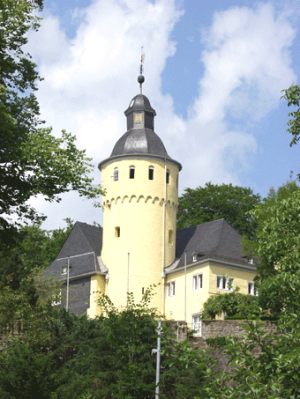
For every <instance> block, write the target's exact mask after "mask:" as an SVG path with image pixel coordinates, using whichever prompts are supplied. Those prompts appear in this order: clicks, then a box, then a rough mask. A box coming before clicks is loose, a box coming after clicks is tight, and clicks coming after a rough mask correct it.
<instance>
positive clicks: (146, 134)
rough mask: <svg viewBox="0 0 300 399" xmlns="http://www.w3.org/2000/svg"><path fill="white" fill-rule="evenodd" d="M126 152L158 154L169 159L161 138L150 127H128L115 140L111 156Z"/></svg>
mask: <svg viewBox="0 0 300 399" xmlns="http://www.w3.org/2000/svg"><path fill="white" fill-rule="evenodd" d="M126 154H147V155H159V156H161V157H164V158H167V159H170V160H171V158H170V156H169V155H168V153H167V151H166V149H165V146H164V144H163V142H162V141H161V139H160V138H159V137H158V135H157V134H156V133H154V131H153V130H151V129H146V128H143V129H130V130H128V131H127V132H126V133H125V134H123V136H122V137H121V138H120V139H119V140H118V141H117V142H116V144H115V146H114V149H113V151H112V153H111V157H114V156H117V155H126Z"/></svg>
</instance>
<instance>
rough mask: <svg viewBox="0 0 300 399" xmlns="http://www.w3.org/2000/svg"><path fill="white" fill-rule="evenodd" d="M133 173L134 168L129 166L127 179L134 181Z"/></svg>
mask: <svg viewBox="0 0 300 399" xmlns="http://www.w3.org/2000/svg"><path fill="white" fill-rule="evenodd" d="M134 171H135V168H134V166H130V168H129V179H134Z"/></svg>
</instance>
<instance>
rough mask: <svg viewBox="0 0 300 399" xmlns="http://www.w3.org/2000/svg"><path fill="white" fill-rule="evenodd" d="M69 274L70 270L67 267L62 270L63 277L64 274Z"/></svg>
mask: <svg viewBox="0 0 300 399" xmlns="http://www.w3.org/2000/svg"><path fill="white" fill-rule="evenodd" d="M67 273H68V268H67V266H64V267H63V268H62V271H61V275H62V276H63V275H64V274H67Z"/></svg>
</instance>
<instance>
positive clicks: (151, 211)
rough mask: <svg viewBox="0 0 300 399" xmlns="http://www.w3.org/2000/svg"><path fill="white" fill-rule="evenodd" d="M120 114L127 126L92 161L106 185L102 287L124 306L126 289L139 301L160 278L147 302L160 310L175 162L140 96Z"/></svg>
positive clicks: (171, 235) (172, 236)
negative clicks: (107, 149)
mask: <svg viewBox="0 0 300 399" xmlns="http://www.w3.org/2000/svg"><path fill="white" fill-rule="evenodd" d="M138 81H139V83H140V84H142V83H143V81H144V78H143V76H139V78H138ZM125 115H126V118H127V132H126V133H125V134H124V135H123V136H122V137H121V138H120V139H119V140H118V141H117V143H116V144H115V146H114V149H113V151H112V153H111V156H110V157H109V158H107V159H105V160H104V161H102V162H100V163H99V166H98V167H99V169H100V171H101V174H102V187H103V189H105V190H106V195H105V196H104V197H103V202H102V207H103V244H102V254H101V258H102V261H103V263H104V265H105V266H106V267H107V268H108V274H109V276H107V280H106V281H107V290H106V293H107V295H108V296H109V297H110V299H111V300H112V302H113V303H114V304H115V306H118V307H119V306H126V299H127V292H132V293H133V294H134V298H135V300H136V301H139V300H140V299H141V296H142V295H143V293H144V292H145V290H146V288H148V287H149V286H150V285H152V284H155V285H158V284H159V283H160V285H158V286H157V287H156V288H155V295H154V297H153V300H152V303H151V306H155V307H157V309H158V310H159V311H162V312H163V311H164V268H165V267H166V266H169V265H170V264H171V263H172V262H173V261H174V260H175V249H176V212H177V205H178V174H179V171H180V170H181V164H180V163H179V162H177V161H175V160H173V159H172V158H171V157H170V156H169V155H168V153H167V152H166V149H165V147H164V145H163V143H162V141H161V139H160V138H159V137H158V136H157V135H156V133H155V132H154V117H155V115H156V112H155V110H154V109H153V108H152V107H151V105H150V102H149V100H148V98H147V97H146V96H144V95H143V94H138V95H137V96H135V97H134V98H133V99H132V100H131V102H130V104H129V107H128V108H127V110H126V111H125Z"/></svg>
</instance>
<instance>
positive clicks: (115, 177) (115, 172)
mask: <svg viewBox="0 0 300 399" xmlns="http://www.w3.org/2000/svg"><path fill="white" fill-rule="evenodd" d="M117 180H119V169H118V168H115V169H114V181H117Z"/></svg>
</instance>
